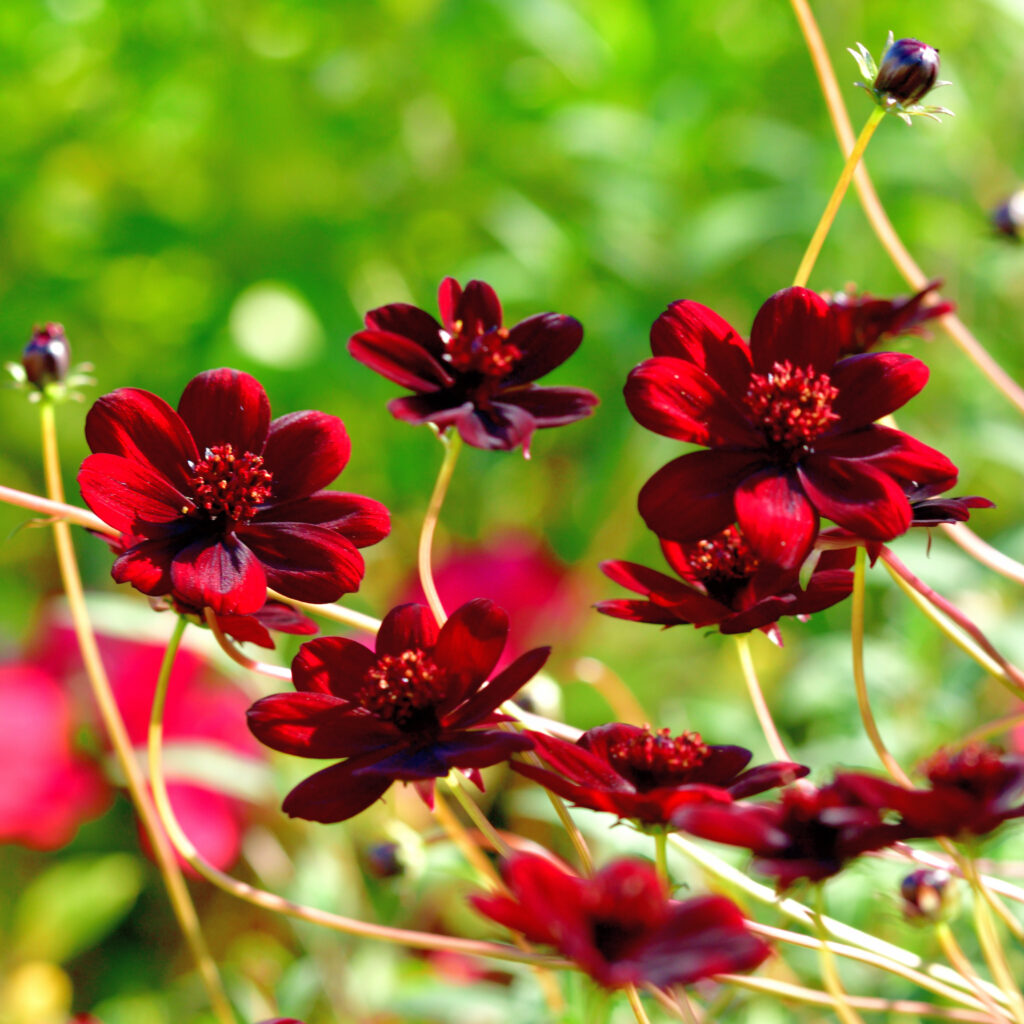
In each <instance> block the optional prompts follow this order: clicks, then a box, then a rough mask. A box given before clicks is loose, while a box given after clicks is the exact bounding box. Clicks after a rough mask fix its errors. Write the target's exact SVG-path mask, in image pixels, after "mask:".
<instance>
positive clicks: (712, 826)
mask: <svg viewBox="0 0 1024 1024" xmlns="http://www.w3.org/2000/svg"><path fill="white" fill-rule="evenodd" d="M776 808H777V805H767V806H757V805H751V804H714V803H698V804H687V805H686V806H684V807H683V808H682V809H681V810H679V811H678V812H677V813H676V814H674V815H673V816H672V824H673V825H674V826H675V827H676V828H679V829H682V830H683V831H684V832H689V833H691V834H692V835H695V836H700V837H701V838H702V839H710V840H711V841H712V842H715V843H725V844H726V845H727V846H742V847H746V848H747V849H748V850H752V851H753V852H754V853H771V852H773V851H774V850H776V849H777V848H778V847H779V846H780V845H783V844H785V842H786V835H785V833H783V832H781V831H780V830H779V829H778V827H777V826H776V825H775V819H776V815H777V813H778V812H777V809H776Z"/></svg>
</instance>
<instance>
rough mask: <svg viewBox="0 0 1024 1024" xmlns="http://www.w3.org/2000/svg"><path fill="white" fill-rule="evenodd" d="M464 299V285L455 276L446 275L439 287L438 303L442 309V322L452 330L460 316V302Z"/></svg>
mask: <svg viewBox="0 0 1024 1024" xmlns="http://www.w3.org/2000/svg"><path fill="white" fill-rule="evenodd" d="M461 300H462V285H460V284H459V282H458V281H456V280H455V278H454V277H446V278H445V279H444V280H443V281H442V282H441V284H440V286H439V287H438V289H437V305H438V307H439V308H440V310H441V322H442V323H443V324H444V326H445V328H446V329H448V330H451V329H452V327H453V326H454V324H455V321H456V320H458V318H459V303H460V301H461Z"/></svg>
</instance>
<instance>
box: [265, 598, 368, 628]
mask: <svg viewBox="0 0 1024 1024" xmlns="http://www.w3.org/2000/svg"><path fill="white" fill-rule="evenodd" d="M267 598H268V599H273V600H275V601H281V602H283V603H284V604H287V605H291V607H292V608H298V610H299V611H300V612H307V613H308V614H310V615H318V616H319V617H320V618H321V619H329V620H330V621H331V622H337V623H339V624H340V625H342V626H351V627H352V628H353V629H358V630H361V631H362V632H363V633H373V634H375V633H376V632H377V630H378V629H380V619H375V618H373V616H372V615H364V614H363V613H362V612H354V611H352V609H351V608H343V607H342V606H341V605H338V604H309V603H308V602H306V601H298V600H296V599H295V598H294V597H285V596H284V594H279V593H277V591H276V590H270V589H269V588H268V589H267Z"/></svg>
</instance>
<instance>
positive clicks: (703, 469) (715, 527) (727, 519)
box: [637, 451, 762, 541]
mask: <svg viewBox="0 0 1024 1024" xmlns="http://www.w3.org/2000/svg"><path fill="white" fill-rule="evenodd" d="M761 465H762V460H761V459H760V458H758V457H757V456H752V455H750V454H748V453H746V452H730V451H705V452H691V453H690V454H689V455H682V456H680V457H679V458H678V459H673V461H672V462H670V463H669V464H668V465H667V466H663V467H662V468H661V469H659V470H658V472H657V473H655V474H654V476H652V477H651V479H650V480H648V481H647V483H645V484H644V486H643V488H642V489H641V491H640V497H639V499H638V501H637V504H638V506H639V509H640V515H641V516H642V517H643V519H644V522H645V523H646V524H647V525H648V527H650V529H652V530H653V531H654V532H655V533H656V534H657V535H658V536H659V537H665V538H667V539H668V540H677V541H693V540H700V539H701V538H703V537H710V536H711V535H712V534H715V533H718V531H719V530H724V529H725V528H726V527H727V526H730V525H732V523H734V522H735V521H736V512H735V506H734V504H733V496H734V494H735V492H736V488H737V487H739V485H740V484H741V483H742V482H743V481H744V480H745V479H746V478H747V477H749V476H751V475H753V474H754V473H756V472H757V471H758V470H759V469H760V467H761Z"/></svg>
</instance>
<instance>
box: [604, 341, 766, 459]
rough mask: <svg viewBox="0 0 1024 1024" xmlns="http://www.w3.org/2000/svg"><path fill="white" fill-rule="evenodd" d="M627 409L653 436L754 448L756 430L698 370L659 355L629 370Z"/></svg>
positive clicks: (760, 442) (759, 439)
mask: <svg viewBox="0 0 1024 1024" xmlns="http://www.w3.org/2000/svg"><path fill="white" fill-rule="evenodd" d="M624 393H625V396H626V405H627V406H629V411H630V412H631V413H632V414H633V418H634V419H635V420H636V421H637V423H639V424H640V425H641V426H643V427H646V428H647V429H648V430H653V431H654V433H656V434H662V435H663V436H665V437H673V438H675V439H676V440H679V441H689V442H691V443H692V444H701V445H715V446H718V445H735V446H737V447H740V448H759V447H761V446H762V445H763V443H764V437H763V435H762V434H761V433H760V431H757V430H755V429H754V428H753V427H752V426H751V425H750V423H749V421H748V419H747V416H746V413H745V412H744V411H743V410H742V409H741V408H740V407H739V406H738V405H736V403H735V402H733V400H732V398H730V397H729V395H728V394H727V393H726V392H725V391H724V390H723V389H722V388H721V387H720V386H719V384H718V383H717V382H716V381H715V380H714V379H712V377H711V376H710V375H709V374H708V373H707V372H705V371H704V370H702V369H701V368H700V367H699V366H696V365H694V364H693V363H690V362H687V361H685V360H683V359H672V358H669V357H667V356H659V357H655V358H654V359H647V360H645V361H644V362H642V363H641V364H640V365H639V366H637V367H634V369H633V370H631V371H630V374H629V377H628V378H627V379H626V387H625V391H624Z"/></svg>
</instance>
